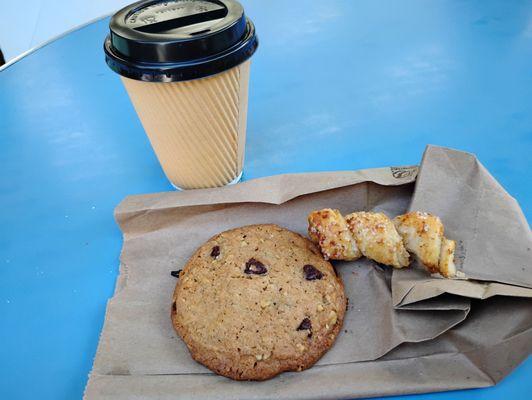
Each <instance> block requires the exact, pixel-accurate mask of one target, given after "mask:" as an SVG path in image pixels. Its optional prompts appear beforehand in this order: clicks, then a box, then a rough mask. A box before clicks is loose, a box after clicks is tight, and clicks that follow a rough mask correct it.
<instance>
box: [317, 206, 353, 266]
mask: <svg viewBox="0 0 532 400" xmlns="http://www.w3.org/2000/svg"><path fill="white" fill-rule="evenodd" d="M308 234H309V236H310V238H311V239H312V241H313V242H315V243H317V244H318V245H319V247H320V250H321V252H322V254H323V257H324V258H325V259H326V260H328V259H331V260H356V259H357V258H360V256H361V255H362V254H361V253H360V250H359V249H358V246H357V243H356V242H355V240H354V238H353V236H351V233H350V232H349V228H348V226H347V223H346V221H345V219H344V217H343V216H342V214H340V211H338V210H333V209H330V208H325V209H323V210H318V211H313V212H311V213H310V214H309V216H308Z"/></svg>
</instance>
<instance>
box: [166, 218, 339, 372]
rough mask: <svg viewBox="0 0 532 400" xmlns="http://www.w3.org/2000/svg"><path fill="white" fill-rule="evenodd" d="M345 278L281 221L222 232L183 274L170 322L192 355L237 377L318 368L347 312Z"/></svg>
mask: <svg viewBox="0 0 532 400" xmlns="http://www.w3.org/2000/svg"><path fill="white" fill-rule="evenodd" d="M345 308H346V298H345V294H344V288H343V285H342V282H341V280H340V278H338V277H337V276H336V274H335V271H334V269H333V267H332V266H331V264H330V263H329V262H328V261H325V260H323V258H322V256H321V254H320V252H319V251H318V249H317V248H316V247H315V245H314V244H313V243H312V242H310V241H309V240H307V239H306V238H304V237H302V236H300V235H298V234H296V233H294V232H291V231H288V230H286V229H283V228H281V227H279V226H277V225H250V226H244V227H241V228H237V229H232V230H229V231H226V232H222V233H220V234H219V235H216V236H214V237H213V238H212V239H210V240H209V241H207V242H206V243H205V244H204V245H203V246H201V247H200V248H199V249H198V250H197V251H196V252H195V253H194V255H193V256H192V257H191V258H190V260H189V261H188V263H187V264H186V265H185V267H184V268H183V270H182V272H181V273H180V274H179V281H178V283H177V285H176V288H175V291H174V296H173V303H172V311H171V315H172V322H173V325H174V327H175V329H176V331H177V333H178V334H179V335H180V336H181V338H182V339H183V340H184V342H185V343H186V344H187V346H188V348H189V350H190V353H191V354H192V357H193V358H194V359H195V360H196V361H198V362H200V363H202V364H203V365H205V366H206V367H208V368H209V369H211V370H212V371H214V372H216V373H217V374H220V375H224V376H227V377H229V378H232V379H237V380H264V379H268V378H271V377H273V376H275V375H277V374H279V373H281V372H283V371H301V370H303V369H306V368H309V367H310V366H312V365H313V364H314V363H315V362H316V361H317V360H318V359H319V358H320V357H321V356H322V355H323V354H324V353H325V352H326V351H327V350H328V349H329V348H330V347H331V346H332V344H333V343H334V340H335V339H336V336H337V335H338V333H339V332H340V329H341V327H342V322H343V318H344V314H345Z"/></svg>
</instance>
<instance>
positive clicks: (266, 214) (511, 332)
mask: <svg viewBox="0 0 532 400" xmlns="http://www.w3.org/2000/svg"><path fill="white" fill-rule="evenodd" d="M441 152H443V153H449V154H451V153H452V154H453V155H454V156H456V158H457V159H461V160H462V159H464V158H468V157H470V156H469V155H467V154H465V153H460V152H452V151H451V150H448V149H442V148H438V147H429V148H428V149H427V151H426V154H425V157H424V160H423V162H422V166H421V173H422V174H423V180H421V179H420V180H419V181H418V183H417V185H416V189H415V191H414V185H413V182H414V181H415V180H416V177H417V174H418V168H417V167H391V168H380V169H372V170H362V171H348V172H338V173H322V174H295V175H284V176H275V177H269V178H264V179H258V180H254V181H248V182H245V183H242V184H239V185H235V186H232V187H226V188H222V189H206V190H195V191H187V192H171V193H160V194H153V195H143V196H131V197H128V198H126V199H125V200H124V201H123V202H122V203H121V204H120V205H119V206H118V207H117V209H116V219H117V221H118V223H119V225H120V227H121V229H122V231H123V233H124V247H123V250H122V255H121V262H122V264H121V269H120V276H119V279H118V281H117V288H116V291H115V295H114V296H113V298H112V299H111V300H110V301H109V304H108V308H107V313H106V319H105V324H104V329H103V331H102V334H101V338H100V343H99V346H98V351H97V355H96V359H95V362H94V366H93V371H92V372H91V376H90V380H89V383H88V386H87V388H86V392H85V398H87V399H92V398H94V399H96V398H98V399H119V398H132V397H135V398H139V399H150V398H158V399H159V398H161V399H166V398H178V397H181V398H187V399H191V398H201V399H205V398H216V399H234V398H257V399H259V398H277V399H279V398H300V397H305V398H320V399H324V398H353V397H360V396H370V395H385V394H401V393H416V392H426V391H435V390H450V389H458V388H466V387H480V386H487V385H490V384H494V383H495V382H496V381H498V380H499V379H501V378H502V377H503V376H504V375H505V374H507V373H508V372H509V371H511V369H513V368H514V367H515V366H516V365H517V363H519V362H520V361H521V360H522V359H523V358H524V357H526V356H527V354H528V353H530V350H531V343H532V340H530V339H532V307H530V306H531V305H532V303H531V301H530V300H528V299H523V298H516V297H499V296H498V297H496V298H493V299H489V300H484V301H477V300H473V302H472V301H471V300H470V297H472V298H478V297H482V296H478V295H476V292H474V290H471V292H470V293H469V292H468V289H467V288H463V287H460V290H458V289H454V290H448V288H447V287H446V286H445V285H448V283H447V282H452V283H453V284H457V285H463V284H472V285H474V287H475V288H477V285H485V284H486V283H478V282H477V281H454V280H453V281H448V280H443V279H437V278H433V277H430V276H428V275H426V273H424V272H421V271H419V270H416V269H414V268H413V269H412V272H411V273H410V274H408V275H405V276H399V275H397V272H400V271H392V270H391V269H390V268H383V267H381V266H378V265H376V264H375V263H373V262H371V261H369V260H366V259H361V260H357V261H354V262H339V263H336V266H337V270H338V271H339V273H340V275H341V277H342V279H343V281H344V284H345V288H346V294H347V296H348V297H349V300H350V301H349V308H348V310H347V313H346V318H345V321H344V326H343V329H342V332H341V334H340V335H339V337H338V340H337V341H336V343H335V345H334V346H333V347H332V348H331V350H330V351H329V352H328V353H327V354H326V355H325V356H324V357H323V358H322V359H321V360H320V361H319V362H318V363H317V364H316V366H314V367H313V368H311V369H309V370H307V371H303V372H300V373H284V374H282V375H280V376H278V377H276V378H274V379H272V380H269V381H266V382H260V383H259V382H235V381H231V380H229V379H227V378H223V377H219V376H217V375H215V374H213V373H211V372H210V371H209V370H208V369H206V368H205V367H203V366H201V365H200V364H197V363H196V362H195V361H193V360H192V358H191V357H190V355H189V354H188V350H187V349H186V346H185V345H184V344H183V342H182V341H181V340H180V339H179V338H178V337H177V335H176V334H175V332H174V331H173V328H172V325H171V322H170V318H169V312H170V311H169V310H170V302H171V294H172V291H173V289H174V286H175V283H176V281H175V278H173V277H171V276H170V271H171V270H175V269H180V268H181V267H182V266H183V265H184V263H186V260H187V259H188V257H189V256H190V255H191V254H192V253H193V251H194V250H195V248H197V247H198V246H199V245H200V244H201V243H203V242H204V241H205V240H207V239H208V238H209V237H211V236H212V235H214V234H216V233H218V232H220V231H222V230H226V229H230V228H233V227H237V226H241V225H245V224H251V223H277V224H279V225H282V226H285V227H287V228H288V229H291V230H294V231H296V232H299V233H302V234H305V232H306V215H307V214H308V213H309V212H310V211H311V210H313V209H318V208H324V207H332V208H338V209H340V210H341V211H342V212H344V213H347V212H350V211H354V210H375V211H384V212H386V213H387V214H388V215H390V216H395V215H397V214H400V213H403V212H405V211H406V210H407V209H408V208H409V207H410V208H412V207H414V205H413V204H410V203H411V201H412V202H414V201H417V199H420V198H423V197H420V196H421V194H420V193H419V192H420V191H421V190H424V189H423V186H422V183H424V182H425V181H427V182H430V179H429V178H430V176H429V175H427V171H429V172H430V171H438V165H432V164H438V163H437V162H436V161H434V160H436V159H435V158H434V157H432V153H438V154H439V153H441ZM467 165H468V164H467V163H466V162H462V163H461V164H460V165H459V168H463V169H464V171H466V173H467V174H469V175H470V179H472V180H473V181H474V182H476V180H479V181H482V180H484V179H486V177H485V176H484V175H483V174H482V172H483V171H482V170H481V169H477V172H475V171H469V170H467V168H465V167H466V166H467ZM457 168H458V167H457ZM458 170H459V169H458ZM477 175H478V176H477ZM475 176H477V177H476V178H475ZM468 182H469V181H468ZM457 184H458V183H457ZM454 193H455V192H449V193H444V194H443V195H442V196H444V197H445V196H447V200H448V201H452V198H451V197H449V196H453V195H454ZM481 198H482V197H480V198H479V197H478V196H477V197H475V198H474V199H475V201H477V202H478V201H479V199H481ZM414 204H415V203H414ZM438 204H440V203H438ZM498 205H500V204H499V203H498ZM513 205H514V203H512V202H511V201H508V204H506V203H504V202H503V204H502V206H503V207H504V208H505V209H506V208H511V207H513ZM425 210H426V211H434V212H436V211H435V210H431V209H425ZM437 210H438V211H441V210H440V209H437ZM452 210H453V209H452V208H451V207H448V208H446V209H445V210H444V211H445V213H438V214H439V215H440V216H442V219H443V221H444V223H445V225H446V227H447V226H450V229H448V230H447V231H446V234H447V236H448V237H450V238H452V239H454V238H455V237H456V238H458V239H459V240H461V241H462V242H463V243H464V245H467V246H469V245H470V244H471V243H476V242H475V240H473V238H472V237H471V236H470V233H471V232H474V233H475V234H476V235H488V236H486V237H498V236H497V234H496V226H493V227H492V228H493V229H490V227H489V226H488V227H487V228H485V229H484V230H480V231H478V230H477V231H475V230H472V229H470V227H464V228H463V229H460V227H461V226H462V224H460V223H459V221H455V222H454V223H451V224H450V222H449V220H451V219H452V218H453V217H454V215H453V214H452ZM508 212H509V211H505V214H504V215H508V214H507V213H508ZM510 215H511V214H510ZM510 219H511V218H510ZM512 221H513V220H512ZM523 222H524V223H525V224H526V221H524V220H518V224H522V223H523ZM486 229H487V230H486ZM523 229H524V228H523ZM526 229H528V226H527V225H526ZM528 233H529V232H528ZM454 235H456V236H454ZM489 235H493V236H489ZM521 239H522V240H526V237H525V239H523V238H521ZM513 240H514V241H516V240H519V238H513ZM471 246H473V244H471ZM516 246H517V244H516ZM473 248H474V247H473ZM463 249H465V250H466V254H467V255H466V257H465V258H464V263H462V264H460V268H461V270H463V271H464V273H466V275H468V276H470V277H474V278H475V279H479V275H478V274H477V272H478V268H477V267H475V265H476V262H479V259H478V257H479V253H478V252H476V251H473V252H471V251H470V252H467V250H468V248H467V247H463ZM462 254H463V253H462ZM465 260H467V263H466V262H465ZM527 260H529V258H528V259H527V258H526V257H525V259H519V261H521V262H522V263H526V262H527ZM480 261H481V260H480ZM499 261H500V259H497V262H499ZM514 261H517V260H514ZM494 265H495V264H494ZM529 268H530V266H529V267H528V269H526V270H525V271H522V274H519V270H518V269H515V271H513V273H512V274H511V279H509V278H499V282H500V283H497V285H501V286H504V290H502V289H500V288H499V292H498V294H503V295H504V294H507V293H510V292H511V294H510V295H511V296H523V297H527V296H529V295H530V292H529V289H528V288H526V287H519V288H518V289H516V286H514V285H513V284H515V282H516V280H517V281H519V280H520V279H521V278H523V277H524V276H525V275H527V274H528V276H529V275H530V269H529ZM494 271H495V274H497V269H494ZM498 271H499V272H503V271H502V270H501V269H499V270H498ZM423 274H424V275H423ZM482 276H485V275H482ZM418 278H419V279H422V282H420V281H419V279H418ZM523 280H524V281H526V278H523ZM427 282H438V284H434V283H433V284H432V285H435V286H430V285H429V286H430V290H429V289H427V288H428V287H429V286H426V287H425V286H423V285H426V284H427ZM418 284H421V286H420V287H421V288H422V289H421V290H420V291H421V292H422V295H421V296H417V297H413V298H408V296H409V295H411V293H416V292H417V291H419V289H416V287H418V286H417V285H418ZM495 289H497V287H495V288H494V289H492V290H495ZM514 290H516V291H514ZM517 290H523V292H519V291H517ZM398 293H399V294H398ZM457 294H459V295H460V296H458V295H457ZM398 299H399V301H398ZM405 299H406V300H407V301H405ZM421 300H423V301H421ZM394 306H399V307H394ZM508 310H511V312H508ZM479 329H480V330H479ZM480 332H482V337H480V335H479V333H480ZM488 355H489V357H488Z"/></svg>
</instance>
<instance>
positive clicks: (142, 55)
mask: <svg viewBox="0 0 532 400" xmlns="http://www.w3.org/2000/svg"><path fill="white" fill-rule="evenodd" d="M110 31H111V33H110V35H109V36H108V37H107V39H106V41H105V45H104V50H105V53H106V62H107V64H108V65H109V66H110V67H111V68H112V69H113V70H114V71H115V72H117V73H119V74H120V75H121V78H122V82H123V84H124V86H125V88H126V90H127V92H128V95H129V97H130V99H131V102H132V103H133V105H134V107H135V110H136V112H137V114H138V116H139V118H140V120H141V122H142V125H143V127H144V130H145V131H146V134H147V135H148V137H149V139H150V143H151V145H152V147H153V149H154V151H155V153H156V155H157V158H158V159H159V162H160V164H161V166H162V168H163V170H164V172H165V174H166V176H167V177H168V179H169V180H170V182H171V183H172V185H173V186H174V187H175V188H176V189H197V188H210V187H219V186H224V185H227V184H231V183H236V182H238V181H239V180H240V178H241V176H242V168H243V162H244V149H245V142H246V121H247V103H248V83H249V69H250V63H251V60H250V57H251V55H252V54H253V53H254V52H255V50H256V48H257V45H258V40H257V37H256V35H255V29H254V26H253V24H252V22H251V21H250V20H249V19H247V18H246V17H245V15H244V11H243V9H242V6H241V5H240V4H239V3H237V2H236V1H234V0H207V1H205V0H189V1H187V2H179V1H176V2H162V1H161V2H156V3H155V4H154V2H153V1H145V2H141V3H135V4H133V5H131V6H128V7H125V8H124V9H122V10H120V11H119V12H118V13H116V14H115V15H114V16H113V18H112V19H111V22H110Z"/></svg>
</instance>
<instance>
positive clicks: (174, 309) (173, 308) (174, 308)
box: [172, 301, 177, 314]
mask: <svg viewBox="0 0 532 400" xmlns="http://www.w3.org/2000/svg"><path fill="white" fill-rule="evenodd" d="M176 311H177V307H176V305H175V301H174V302H173V303H172V312H173V313H174V314H175V313H176Z"/></svg>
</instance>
